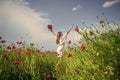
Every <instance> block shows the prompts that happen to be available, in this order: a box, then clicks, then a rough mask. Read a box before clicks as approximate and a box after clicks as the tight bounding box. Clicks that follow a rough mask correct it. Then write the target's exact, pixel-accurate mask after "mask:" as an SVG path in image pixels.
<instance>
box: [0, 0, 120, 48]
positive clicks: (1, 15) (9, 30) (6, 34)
mask: <svg viewBox="0 0 120 80" xmlns="http://www.w3.org/2000/svg"><path fill="white" fill-rule="evenodd" d="M102 13H104V14H105V16H106V17H107V18H108V19H109V20H110V21H115V22H117V23H120V0H0V36H2V37H3V38H4V39H5V40H6V41H7V42H8V43H10V42H15V41H20V40H24V41H26V42H34V43H36V44H39V45H38V47H42V46H44V48H45V49H46V50H55V49H56V48H57V45H56V44H55V39H54V37H53V35H52V34H51V33H50V31H48V29H47V24H49V23H51V24H52V25H53V30H54V31H55V32H58V31H62V32H63V33H65V31H66V30H67V29H68V28H69V26H70V24H73V25H74V27H75V26H76V25H78V26H79V27H81V22H82V21H83V20H85V24H86V25H88V26H90V25H91V24H94V23H98V22H99V20H98V19H97V18H96V17H97V16H99V17H100V18H101V19H102V18H104V17H103V15H102ZM67 40H72V41H73V42H75V41H76V40H78V34H76V33H75V32H74V29H73V30H72V31H71V32H70V34H69V35H68V39H67Z"/></svg>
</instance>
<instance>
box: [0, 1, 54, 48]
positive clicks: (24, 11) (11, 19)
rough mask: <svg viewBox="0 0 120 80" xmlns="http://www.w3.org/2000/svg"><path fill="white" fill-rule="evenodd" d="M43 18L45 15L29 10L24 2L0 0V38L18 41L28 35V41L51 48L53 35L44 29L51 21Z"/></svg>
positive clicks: (27, 4)
mask: <svg viewBox="0 0 120 80" xmlns="http://www.w3.org/2000/svg"><path fill="white" fill-rule="evenodd" d="M45 17H47V15H45V13H43V12H36V11H35V10H34V9H32V8H30V7H29V3H28V2H26V0H0V36H3V37H4V38H5V39H7V40H19V39H20V38H21V37H22V36H24V35H25V34H28V33H29V36H30V37H29V39H30V41H34V42H40V43H42V44H43V45H44V44H47V45H48V46H53V45H54V44H51V43H52V42H53V41H54V40H53V39H52V38H53V37H52V36H53V35H52V34H51V33H50V32H48V30H47V27H46V25H47V24H48V23H49V22H51V21H50V19H48V18H45ZM49 34H50V35H49ZM27 37H28V36H27ZM24 38H25V39H26V37H24ZM26 40H28V39H26Z"/></svg>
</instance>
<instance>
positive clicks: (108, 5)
mask: <svg viewBox="0 0 120 80" xmlns="http://www.w3.org/2000/svg"><path fill="white" fill-rule="evenodd" d="M119 2H120V0H112V1H106V2H105V3H104V4H103V5H102V6H103V7H104V8H108V7H111V6H113V5H115V4H117V3H119Z"/></svg>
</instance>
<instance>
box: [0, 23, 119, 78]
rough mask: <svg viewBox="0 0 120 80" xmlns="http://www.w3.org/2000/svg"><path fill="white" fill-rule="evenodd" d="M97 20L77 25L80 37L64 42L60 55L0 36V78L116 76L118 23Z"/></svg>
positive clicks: (117, 73) (117, 75)
mask: <svg viewBox="0 0 120 80" xmlns="http://www.w3.org/2000/svg"><path fill="white" fill-rule="evenodd" d="M100 24H101V26H98V27H99V29H98V27H97V26H94V25H93V26H92V27H91V28H89V29H81V30H80V27H77V29H75V31H77V33H78V34H80V35H82V37H83V38H82V39H80V41H79V42H76V43H73V44H68V45H69V47H68V48H66V50H65V51H64V54H63V56H62V57H61V58H58V57H57V54H56V52H53V51H44V52H43V51H41V50H39V49H37V48H35V47H34V44H30V45H29V46H26V44H25V43H22V42H20V41H19V42H17V43H14V44H11V45H6V44H5V41H4V40H3V39H2V38H0V80H119V79H120V76H119V75H120V25H117V24H113V25H112V26H111V24H106V22H105V21H104V22H101V23H100ZM93 27H94V28H93ZM100 29H103V30H100Z"/></svg>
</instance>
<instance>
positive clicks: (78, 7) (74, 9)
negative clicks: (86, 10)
mask: <svg viewBox="0 0 120 80" xmlns="http://www.w3.org/2000/svg"><path fill="white" fill-rule="evenodd" d="M80 8H81V7H80V5H77V6H75V7H73V8H72V11H76V10H78V9H80Z"/></svg>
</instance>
